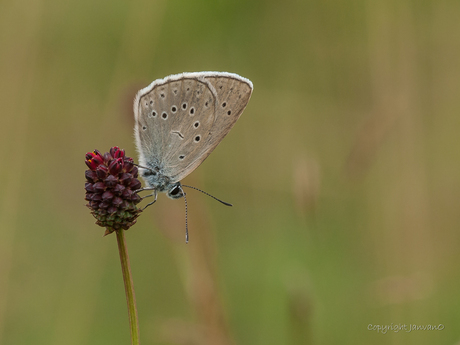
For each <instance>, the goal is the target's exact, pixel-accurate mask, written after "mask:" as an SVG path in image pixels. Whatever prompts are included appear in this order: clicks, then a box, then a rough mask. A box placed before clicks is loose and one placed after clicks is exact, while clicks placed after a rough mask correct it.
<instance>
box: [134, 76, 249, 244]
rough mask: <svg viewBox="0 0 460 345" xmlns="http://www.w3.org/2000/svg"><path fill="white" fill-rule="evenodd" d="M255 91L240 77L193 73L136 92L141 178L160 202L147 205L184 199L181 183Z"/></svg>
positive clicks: (135, 121) (137, 145) (207, 153)
mask: <svg viewBox="0 0 460 345" xmlns="http://www.w3.org/2000/svg"><path fill="white" fill-rule="evenodd" d="M252 91H253V86H252V82H251V81H250V80H248V79H246V78H243V77H241V76H239V75H237V74H233V73H227V72H194V73H181V74H175V75H170V76H168V77H166V78H163V79H158V80H155V81H154V82H152V83H151V84H150V85H149V86H147V87H146V88H144V89H142V90H140V91H139V92H138V93H137V95H136V97H135V99H134V136H135V142H136V148H137V151H138V153H139V167H140V175H141V176H142V177H143V179H144V181H145V183H146V185H147V187H146V188H144V189H143V190H153V194H152V196H154V197H155V198H154V200H153V201H152V202H151V203H150V204H148V205H147V206H149V205H151V204H153V203H154V202H155V201H156V200H157V195H158V192H164V193H166V194H167V195H168V196H169V197H170V198H172V199H178V198H181V197H184V198H185V193H184V191H183V189H182V187H183V185H181V183H180V181H181V180H182V179H183V178H184V177H186V176H187V175H189V174H190V173H191V172H192V171H194V170H195V169H196V168H197V167H198V166H199V165H200V164H201V163H202V162H203V161H204V160H205V159H206V158H207V157H208V156H209V155H210V154H211V152H212V151H213V150H214V149H215V148H216V146H217V145H218V144H219V143H220V142H221V141H222V139H223V138H224V137H225V136H226V135H227V134H228V132H229V131H230V130H231V129H232V127H233V126H234V124H235V123H236V121H237V120H238V119H239V118H240V116H241V114H242V113H243V110H244V109H245V108H246V106H247V104H248V102H249V99H250V98H251V94H252ZM187 187H190V186H187ZM192 188H193V187H192ZM195 189H196V188H195ZM205 194H207V193H205ZM208 195H209V194H208ZM215 199H217V198H215ZM217 200H218V199H217ZM219 201H220V200H219ZM221 202H222V201H221ZM225 204H227V203H225ZM228 205H229V204H228ZM147 206H146V207H147ZM186 241H188V231H186Z"/></svg>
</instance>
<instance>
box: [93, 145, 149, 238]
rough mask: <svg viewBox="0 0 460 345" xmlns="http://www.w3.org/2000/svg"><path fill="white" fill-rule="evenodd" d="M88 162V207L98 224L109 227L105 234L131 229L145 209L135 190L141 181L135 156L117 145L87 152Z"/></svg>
mask: <svg viewBox="0 0 460 345" xmlns="http://www.w3.org/2000/svg"><path fill="white" fill-rule="evenodd" d="M85 163H86V165H87V166H88V168H89V169H88V170H86V171H85V177H86V183H85V189H86V197H85V199H86V200H87V201H88V204H87V205H86V206H88V208H89V209H90V210H91V213H92V215H93V216H94V217H95V218H96V219H97V221H96V224H97V225H100V226H102V227H105V228H106V229H107V230H106V232H105V235H108V234H110V233H112V232H114V231H115V230H118V229H124V230H128V229H129V228H130V227H131V226H132V225H134V224H135V223H136V218H137V217H138V216H139V213H140V212H142V211H141V209H139V208H137V206H136V205H137V204H138V203H139V202H140V201H141V197H140V196H139V195H138V194H137V193H136V190H138V189H139V188H140V187H141V183H140V181H139V180H138V179H137V177H138V170H137V167H136V166H134V164H133V159H132V158H130V157H126V156H125V150H121V149H120V148H118V147H117V146H115V147H112V148H111V149H110V151H109V152H106V153H104V154H102V153H101V152H99V151H98V150H94V151H93V152H88V153H87V154H86V161H85Z"/></svg>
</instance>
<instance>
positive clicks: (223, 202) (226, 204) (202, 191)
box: [182, 184, 233, 206]
mask: <svg viewBox="0 0 460 345" xmlns="http://www.w3.org/2000/svg"><path fill="white" fill-rule="evenodd" d="M182 187H187V188H192V189H195V190H197V191H199V192H201V193H203V194H206V195H207V196H210V197H211V198H213V199H214V200H217V201H219V202H221V203H222V204H224V205H225V206H233V205H232V204H230V203H228V202H225V201H222V200H220V199H217V198H216V197H215V196H213V195H211V194H209V193H206V192H205V191H204V190H201V189H198V188H195V187H192V186H186V185H184V184H183V185H182ZM184 194H185V193H184Z"/></svg>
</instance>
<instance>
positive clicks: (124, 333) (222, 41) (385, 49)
mask: <svg viewBox="0 0 460 345" xmlns="http://www.w3.org/2000/svg"><path fill="white" fill-rule="evenodd" d="M459 18H460V2H458V1H454V0H452V1H448V0H439V1H434V0H433V1H409V0H398V1H396V0H393V1H391V0H390V1H371V0H351V1H340V0H336V1H318V0H316V1H313V0H307V1H273V0H264V1H260V0H259V1H241V0H220V1H204V0H199V1H191V0H188V1H187V0H183V1H178V0H171V1H153V0H147V1H119V0H115V1H107V0H103V1H88V0H80V1H75V0H67V1H57V0H14V1H13V0H3V1H1V2H0V112H1V126H0V142H1V149H2V152H3V154H2V157H3V158H2V164H1V166H2V168H1V169H0V181H1V182H2V186H1V188H0V201H1V204H0V343H1V344H6V345H10V344H34V345H36V344H47V345H50V344H56V345H57V344H59V345H60V344H70V345H73V344H79V345H81V344H88V345H89V344H98V345H99V344H128V343H129V342H130V340H129V339H130V338H129V327H128V317H127V309H126V301H125V296H124V288H123V282H122V277H121V269H120V263H119V259H118V252H117V245H116V238H115V236H114V235H111V236H107V237H102V234H103V232H104V230H103V229H102V228H99V227H98V226H96V225H95V224H94V221H95V220H94V219H93V217H92V216H91V215H90V213H89V210H88V209H87V208H86V207H85V204H86V202H85V201H84V189H83V187H84V170H85V169H86V166H85V164H84V156H85V153H86V152H88V151H92V150H94V149H96V148H97V149H99V150H101V151H103V152H105V151H107V150H108V149H109V148H110V147H111V146H115V145H118V146H120V147H122V148H124V149H125V150H126V152H127V154H128V155H130V156H133V157H136V153H135V148H134V144H133V135H132V127H133V120H132V100H133V98H134V95H135V92H136V91H137V90H139V89H140V88H142V87H145V86H146V85H148V84H149V83H150V82H151V81H153V80H154V79H157V78H163V77H165V76H166V75H169V74H174V73H180V72H184V71H188V72H192V71H207V70H211V71H213V70H216V71H228V72H234V73H238V74H240V75H242V76H244V77H246V78H249V79H250V80H252V82H253V83H254V93H253V96H252V99H251V101H250V103H249V105H248V107H247V108H246V110H245V112H244V114H243V116H242V117H241V119H240V120H239V121H238V123H237V124H236V126H235V127H234V128H233V130H232V132H231V133H230V134H229V135H228V136H227V137H226V138H225V140H224V141H223V142H222V143H221V144H220V145H219V147H218V148H217V149H216V150H215V151H214V152H213V154H212V155H211V156H210V157H209V158H208V159H207V160H206V161H205V162H204V163H203V164H202V165H201V166H200V167H199V168H198V169H197V170H196V171H195V172H194V173H193V174H192V175H190V176H189V177H187V178H186V179H185V180H184V182H185V183H187V184H191V185H194V186H196V187H198V188H202V189H204V190H206V191H207V192H209V193H211V194H213V195H215V196H217V197H219V198H222V199H224V200H226V201H229V202H231V203H233V204H234V205H235V206H234V207H233V208H227V207H225V206H222V205H221V204H219V203H217V202H215V201H214V200H212V199H211V198H208V197H206V196H204V195H203V194H201V193H198V192H193V191H188V204H189V209H188V211H189V228H190V243H189V244H188V245H185V243H184V203H183V201H182V200H169V199H168V198H166V197H165V195H164V194H162V195H160V197H159V200H158V202H157V203H156V204H155V205H154V206H152V207H151V208H150V209H148V210H146V212H144V214H143V215H142V216H141V217H140V218H139V220H138V223H137V224H136V225H135V226H134V227H133V228H131V229H130V230H129V231H128V232H127V233H126V236H127V241H128V248H129V253H130V260H131V265H132V271H133V276H134V285H135V288H136V297H137V303H138V311H139V318H140V331H141V343H143V344H191V345H194V344H205V345H207V344H213V345H214V344H215V345H227V344H228V345H240V344H241V345H258V344H260V345H262V344H263V345H271V344H459V341H460V327H459V324H460V294H459V291H460V276H459V272H460V251H459V249H458V248H459V245H460V233H459V229H460V227H459V226H460V212H459V204H460V150H459V145H460V139H459V135H458V133H459V129H460V116H459V114H460V21H459ZM400 324H406V325H407V327H409V325H414V324H415V325H422V326H424V325H436V326H438V325H442V326H443V329H442V330H439V331H421V330H419V331H413V332H410V333H409V332H404V331H400V332H395V331H394V327H396V326H398V325H400ZM375 325H381V326H384V325H388V326H391V325H393V331H392V330H390V331H388V332H387V333H386V334H382V333H381V332H377V331H376V330H372V329H373V327H374V326H375ZM369 328H371V330H369Z"/></svg>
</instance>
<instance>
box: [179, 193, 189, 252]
mask: <svg viewBox="0 0 460 345" xmlns="http://www.w3.org/2000/svg"><path fill="white" fill-rule="evenodd" d="M181 189H182V188H181ZM182 193H183V194H184V201H185V244H187V243H188V223H187V198H186V197H185V195H186V193H185V192H184V190H182Z"/></svg>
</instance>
